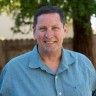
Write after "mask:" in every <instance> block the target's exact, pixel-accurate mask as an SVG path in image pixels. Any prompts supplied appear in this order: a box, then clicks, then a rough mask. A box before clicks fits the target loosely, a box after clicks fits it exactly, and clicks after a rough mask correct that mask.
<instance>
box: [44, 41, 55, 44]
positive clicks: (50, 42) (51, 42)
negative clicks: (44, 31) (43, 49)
mask: <svg viewBox="0 0 96 96" xmlns="http://www.w3.org/2000/svg"><path fill="white" fill-rule="evenodd" d="M44 42H45V43H46V44H53V43H55V42H56V41H44Z"/></svg>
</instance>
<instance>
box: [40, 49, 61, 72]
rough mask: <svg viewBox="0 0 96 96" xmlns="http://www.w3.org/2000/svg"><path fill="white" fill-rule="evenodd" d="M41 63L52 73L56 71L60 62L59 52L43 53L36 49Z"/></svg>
mask: <svg viewBox="0 0 96 96" xmlns="http://www.w3.org/2000/svg"><path fill="white" fill-rule="evenodd" d="M38 52H39V54H40V56H41V59H42V60H43V62H44V63H45V64H46V65H47V66H48V67H49V68H50V69H51V70H52V71H54V72H56V71H57V69H58V66H59V64H60V60H61V50H60V51H56V52H44V51H42V50H40V49H38Z"/></svg>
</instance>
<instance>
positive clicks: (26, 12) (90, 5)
mask: <svg viewBox="0 0 96 96" xmlns="http://www.w3.org/2000/svg"><path fill="white" fill-rule="evenodd" d="M48 4H50V5H56V6H59V7H61V8H62V9H63V10H64V12H65V15H66V16H69V17H70V18H76V19H78V20H81V19H82V18H83V16H87V15H88V16H91V15H92V14H93V13H96V1H95V0H0V13H2V12H7V13H8V14H10V13H12V14H13V16H14V18H15V26H14V27H13V28H12V30H13V31H14V32H22V30H20V27H21V26H23V25H29V26H31V25H32V17H33V15H34V13H35V12H36V9H38V8H39V7H40V6H43V5H48ZM80 17H82V18H81V19H80ZM85 19H86V18H85ZM82 20H83V19H82ZM82 20H81V21H82ZM82 22H84V21H82ZM29 31H30V30H29ZM22 33H24V32H22ZM27 33H28V32H27Z"/></svg>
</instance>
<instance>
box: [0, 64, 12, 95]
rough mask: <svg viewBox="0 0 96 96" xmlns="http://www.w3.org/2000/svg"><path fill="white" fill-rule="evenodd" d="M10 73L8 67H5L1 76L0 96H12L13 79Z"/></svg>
mask: <svg viewBox="0 0 96 96" xmlns="http://www.w3.org/2000/svg"><path fill="white" fill-rule="evenodd" d="M9 73H10V72H9V71H8V66H5V67H4V68H3V70H2V72H1V74H0V96H11V95H10V88H11V83H10V82H11V81H10V80H11V78H10V77H9V76H10V74H9Z"/></svg>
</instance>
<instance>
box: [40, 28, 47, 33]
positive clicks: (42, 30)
mask: <svg viewBox="0 0 96 96" xmlns="http://www.w3.org/2000/svg"><path fill="white" fill-rule="evenodd" d="M39 30H40V31H41V32H45V31H46V30H47V29H46V28H39Z"/></svg>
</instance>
